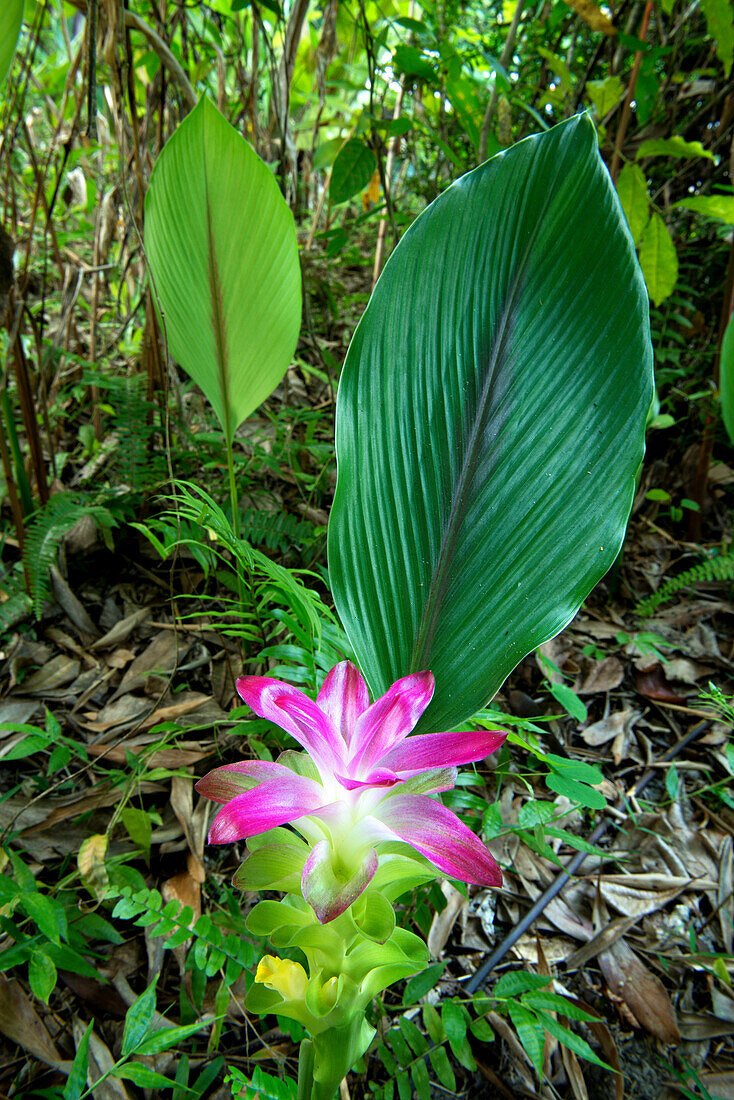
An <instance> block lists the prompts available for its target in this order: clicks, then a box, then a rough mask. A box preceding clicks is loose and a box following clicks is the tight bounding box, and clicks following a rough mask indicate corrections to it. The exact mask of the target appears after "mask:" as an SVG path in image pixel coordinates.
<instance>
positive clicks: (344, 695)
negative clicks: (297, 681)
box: [316, 661, 370, 746]
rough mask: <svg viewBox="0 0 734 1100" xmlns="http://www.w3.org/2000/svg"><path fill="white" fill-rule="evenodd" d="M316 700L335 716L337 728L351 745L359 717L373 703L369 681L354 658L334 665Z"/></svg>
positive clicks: (332, 718) (328, 712)
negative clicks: (353, 662)
mask: <svg viewBox="0 0 734 1100" xmlns="http://www.w3.org/2000/svg"><path fill="white" fill-rule="evenodd" d="M316 702H317V703H318V705H319V706H320V707H321V709H322V710H323V712H324V714H327V715H328V716H329V718H331V721H332V723H333V724H334V729H335V730H336V731H337V733H339V734H341V737H342V740H343V741H344V744H345V745H347V746H348V745H349V743H350V739H351V736H352V732H353V730H354V727H355V726H356V725H357V719H358V718H360V717H361V715H362V714H364V712H365V711H366V710H367V708H368V707H369V705H370V697H369V693H368V691H367V684H366V683H365V682H364V679H363V678H362V674H361V672H360V671H359V669H358V668H357V667H356V665H353V664H352V662H351V661H342V662H341V663H340V664H338V665H334V667H333V668H332V670H331V672H330V673H329V675H328V676H327V677H326V679H325V680H324V684H323V687H322V688H321V691H320V692H319V694H318V697H317V699H316Z"/></svg>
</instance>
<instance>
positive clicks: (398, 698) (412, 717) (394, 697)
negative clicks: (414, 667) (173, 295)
mask: <svg viewBox="0 0 734 1100" xmlns="http://www.w3.org/2000/svg"><path fill="white" fill-rule="evenodd" d="M434 687H435V683H434V679H433V675H432V674H431V673H430V672H416V673H414V674H413V675H412V676H404V677H403V678H402V680H396V681H395V683H394V684H392V685H391V687H389V688H388V690H387V691H386V692H385V694H384V695H383V696H381V698H379V699H378V700H377V701H376V702H374V703H373V704H372V706H371V707H370V708H369V709H368V710H366V711H365V712H364V714H363V715H362V716H361V718H360V719H359V721H358V722H357V725H356V727H355V729H354V733H353V734H352V741H351V749H352V755H351V759H350V762H349V772H350V774H351V776H352V777H353V778H354V779H362V778H364V777H365V775H367V774H368V773H369V771H370V770H371V769H372V767H373V766H374V765H375V764H377V763H380V762H381V760H382V757H383V756H384V755H385V753H386V752H388V751H389V750H390V749H391V748H393V746H395V745H397V744H399V742H400V741H402V740H403V738H404V737H407V736H408V734H409V733H410V731H411V730H412V729H413V727H414V726H415V724H416V722H417V721H418V719H419V718H420V716H421V715H422V714H423V711H424V710H425V709H426V707H427V706H428V704H429V703H430V701H431V698H432V697H433V689H434Z"/></svg>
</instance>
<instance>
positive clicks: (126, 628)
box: [89, 607, 148, 650]
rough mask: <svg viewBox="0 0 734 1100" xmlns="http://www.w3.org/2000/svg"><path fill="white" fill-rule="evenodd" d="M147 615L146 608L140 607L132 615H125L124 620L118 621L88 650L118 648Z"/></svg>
mask: <svg viewBox="0 0 734 1100" xmlns="http://www.w3.org/2000/svg"><path fill="white" fill-rule="evenodd" d="M147 614H148V608H147V607H141V608H139V610H137V611H133V613H132V615H126V616H125V618H124V619H120V620H119V622H116V623H115V625H114V626H113V627H111V628H110V629H109V630H108V631H107V633H106V634H103V636H102V637H101V638H98V639H97V641H96V642H92V644H91V646H90V647H89V648H90V649H94V650H97V649H112V648H113V647H114V646H119V645H121V644H122V643H123V642H126V641H127V640H128V638H129V637H130V635H131V634H132V633H133V631H134V630H135V628H136V627H137V626H139V625H140V623H142V622H143V620H144V619H145V618H146V616H147Z"/></svg>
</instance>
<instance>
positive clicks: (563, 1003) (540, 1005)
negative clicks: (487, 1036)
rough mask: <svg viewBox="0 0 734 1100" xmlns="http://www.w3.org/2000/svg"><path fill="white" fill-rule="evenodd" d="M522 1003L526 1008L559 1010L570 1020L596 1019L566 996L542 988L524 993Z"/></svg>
mask: <svg viewBox="0 0 734 1100" xmlns="http://www.w3.org/2000/svg"><path fill="white" fill-rule="evenodd" d="M522 1003H523V1004H524V1005H525V1006H526V1008H530V1009H532V1010H533V1011H535V1010H537V1009H546V1010H548V1011H550V1012H560V1013H561V1014H562V1015H563V1016H568V1018H569V1019H570V1020H584V1021H586V1022H588V1021H589V1020H596V1019H598V1017H597V1016H592V1015H591V1013H589V1012H584V1010H583V1008H579V1007H578V1005H575V1004H574V1003H573V1001H569V999H568V997H562V996H561V995H560V993H546V992H545V991H544V990H539V991H538V992H536V993H526V994H524V995H523V997H522Z"/></svg>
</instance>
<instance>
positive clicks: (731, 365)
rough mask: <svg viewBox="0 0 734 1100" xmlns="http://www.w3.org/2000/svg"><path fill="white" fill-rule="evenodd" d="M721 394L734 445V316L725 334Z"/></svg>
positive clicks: (721, 366) (724, 417) (720, 374)
mask: <svg viewBox="0 0 734 1100" xmlns="http://www.w3.org/2000/svg"><path fill="white" fill-rule="evenodd" d="M719 393H720V395H721V415H722V417H723V420H724V427H725V428H726V434H727V435H728V436H729V442H730V443H734V314H733V315H732V316H731V317H730V318H729V324H728V325H727V326H726V331H725V332H724V339H723V342H722V344H721V360H720V363H719Z"/></svg>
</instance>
